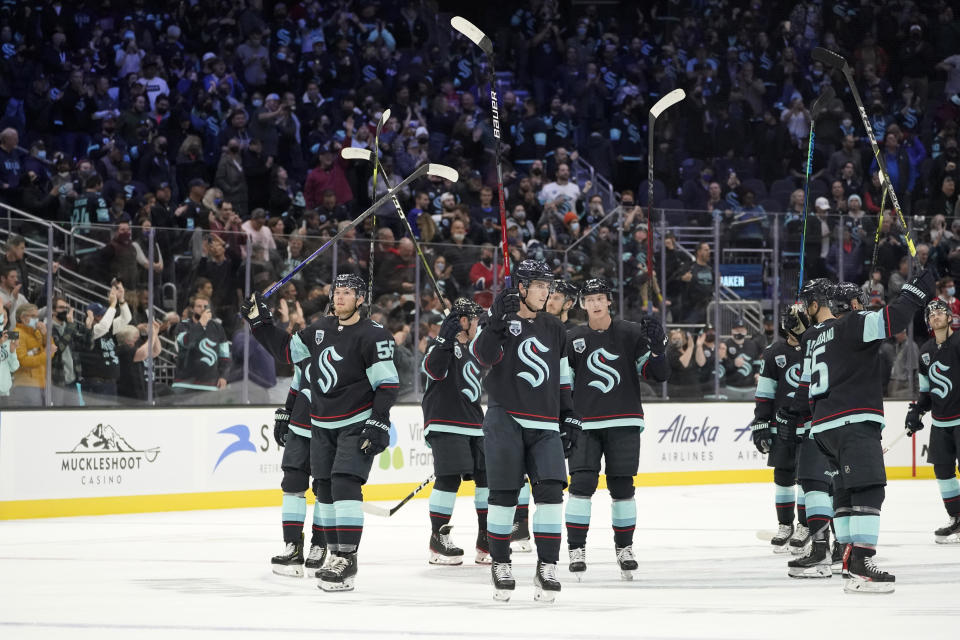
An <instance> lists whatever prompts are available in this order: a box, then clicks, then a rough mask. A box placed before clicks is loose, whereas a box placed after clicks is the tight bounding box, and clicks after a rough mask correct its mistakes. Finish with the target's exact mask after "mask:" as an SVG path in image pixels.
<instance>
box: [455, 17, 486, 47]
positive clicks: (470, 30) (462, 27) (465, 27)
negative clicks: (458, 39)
mask: <svg viewBox="0 0 960 640" xmlns="http://www.w3.org/2000/svg"><path fill="white" fill-rule="evenodd" d="M450 26H451V27H453V28H454V29H456V30H457V31H459V32H460V33H462V34H463V35H464V36H466V37H467V38H469V39H470V40H471V41H472V42H473V44H475V45H477V46H478V47H480V48H481V49H483V52H484V53H485V54H487V55H488V56H492V55H493V41H492V40H491V39H490V38H488V37H487V34H485V33H484V32H483V31H480V29H478V28H477V27H476V25H474V24H473V23H472V22H470V21H469V20H467V19H466V18H461V17H460V16H453V17H452V18H450Z"/></svg>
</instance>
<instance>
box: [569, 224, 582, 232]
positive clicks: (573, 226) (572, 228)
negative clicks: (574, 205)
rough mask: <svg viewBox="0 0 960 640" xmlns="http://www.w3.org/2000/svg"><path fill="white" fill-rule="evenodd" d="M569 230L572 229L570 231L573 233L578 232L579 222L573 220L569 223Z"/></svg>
mask: <svg viewBox="0 0 960 640" xmlns="http://www.w3.org/2000/svg"><path fill="white" fill-rule="evenodd" d="M570 231H572V232H574V233H580V223H579V222H574V223H573V224H571V225H570Z"/></svg>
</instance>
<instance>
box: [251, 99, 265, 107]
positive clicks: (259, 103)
mask: <svg viewBox="0 0 960 640" xmlns="http://www.w3.org/2000/svg"><path fill="white" fill-rule="evenodd" d="M251 104H252V105H253V106H255V107H257V108H258V109H259V108H260V107H262V106H263V100H261V99H260V98H254V99H253V101H252V102H251Z"/></svg>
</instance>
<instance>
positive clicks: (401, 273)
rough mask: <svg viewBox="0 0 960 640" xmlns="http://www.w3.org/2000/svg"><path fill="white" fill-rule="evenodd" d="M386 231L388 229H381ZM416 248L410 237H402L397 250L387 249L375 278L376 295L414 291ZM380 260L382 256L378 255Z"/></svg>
mask: <svg viewBox="0 0 960 640" xmlns="http://www.w3.org/2000/svg"><path fill="white" fill-rule="evenodd" d="M381 231H386V229H381ZM415 255H416V250H415V249H414V246H413V241H412V240H410V238H400V241H399V242H398V243H397V247H396V250H394V251H390V250H388V251H386V252H384V254H383V256H382V262H381V263H380V264H381V266H380V267H378V268H377V270H376V273H377V278H376V279H375V280H374V283H373V285H374V296H377V295H378V294H380V293H391V292H397V293H412V292H413V291H414V278H415V275H414V269H416V267H417V263H416V261H415V259H414V258H415ZM377 259H378V260H379V259H380V257H379V256H378V258H377Z"/></svg>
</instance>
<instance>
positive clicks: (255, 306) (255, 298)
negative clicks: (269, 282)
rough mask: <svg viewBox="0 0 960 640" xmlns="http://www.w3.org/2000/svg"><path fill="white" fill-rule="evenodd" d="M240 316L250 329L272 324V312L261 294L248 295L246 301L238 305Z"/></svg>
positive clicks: (255, 292)
mask: <svg viewBox="0 0 960 640" xmlns="http://www.w3.org/2000/svg"><path fill="white" fill-rule="evenodd" d="M240 314H241V315H242V316H243V318H244V320H246V321H247V324H249V325H250V328H251V329H256V328H257V327H261V326H263V325H265V324H273V312H272V311H271V310H270V307H269V306H268V305H267V302H266V300H264V299H263V294H261V293H260V292H259V291H254V292H253V293H251V294H250V298H249V299H248V300H244V301H243V302H242V303H241V304H240Z"/></svg>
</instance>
